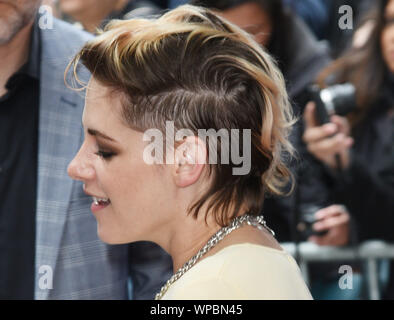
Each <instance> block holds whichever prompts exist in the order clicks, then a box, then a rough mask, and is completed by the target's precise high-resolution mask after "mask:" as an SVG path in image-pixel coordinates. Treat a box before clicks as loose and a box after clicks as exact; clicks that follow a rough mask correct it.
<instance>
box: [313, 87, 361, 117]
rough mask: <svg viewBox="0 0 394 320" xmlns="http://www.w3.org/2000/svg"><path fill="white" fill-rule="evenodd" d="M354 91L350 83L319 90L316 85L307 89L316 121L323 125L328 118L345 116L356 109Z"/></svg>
mask: <svg viewBox="0 0 394 320" xmlns="http://www.w3.org/2000/svg"><path fill="white" fill-rule="evenodd" d="M355 93H356V90H355V88H354V86H353V85H352V84H351V83H344V84H337V85H333V86H330V87H328V88H325V89H323V90H320V88H319V87H318V86H316V85H314V86H312V87H310V88H309V94H310V98H311V100H312V101H313V102H314V103H315V104H316V120H317V121H318V122H319V123H320V125H323V124H325V123H328V122H330V116H332V115H334V114H337V115H339V116H345V115H347V114H348V113H350V112H352V111H353V110H354V109H355V107H356V94H355Z"/></svg>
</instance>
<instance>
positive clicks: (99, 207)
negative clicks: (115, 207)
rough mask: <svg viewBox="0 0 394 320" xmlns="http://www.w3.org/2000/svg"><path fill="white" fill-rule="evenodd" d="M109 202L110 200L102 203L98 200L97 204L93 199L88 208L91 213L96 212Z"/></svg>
mask: <svg viewBox="0 0 394 320" xmlns="http://www.w3.org/2000/svg"><path fill="white" fill-rule="evenodd" d="M110 204H111V202H108V203H102V202H99V203H98V204H97V203H95V202H94V201H93V202H92V205H91V206H90V210H92V212H93V213H96V212H98V211H100V210H102V209H104V208H106V207H108V206H109V205H110Z"/></svg>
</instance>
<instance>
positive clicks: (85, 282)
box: [35, 19, 172, 299]
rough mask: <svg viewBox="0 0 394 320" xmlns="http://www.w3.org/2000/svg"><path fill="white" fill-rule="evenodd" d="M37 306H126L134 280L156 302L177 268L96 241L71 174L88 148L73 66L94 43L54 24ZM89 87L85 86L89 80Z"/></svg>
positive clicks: (46, 86)
mask: <svg viewBox="0 0 394 320" xmlns="http://www.w3.org/2000/svg"><path fill="white" fill-rule="evenodd" d="M39 32H40V41H41V70H40V110H39V148H38V186H37V210H36V212H37V218H36V219H37V220H36V260H35V272H36V275H35V298H36V299H127V298H129V297H130V296H129V290H128V288H129V287H128V280H129V276H130V274H131V275H132V276H133V277H134V278H133V280H134V279H135V281H134V285H133V289H134V296H133V298H136V299H151V298H153V297H154V293H155V292H156V291H157V290H158V289H159V288H160V286H161V285H162V284H163V283H164V281H165V280H166V279H168V277H169V276H170V274H171V268H172V266H171V260H170V258H169V256H167V255H166V254H165V253H164V251H162V250H161V249H160V248H159V247H156V246H154V245H152V244H149V243H141V244H135V245H133V246H129V245H116V246H109V245H106V244H104V243H103V242H101V241H100V240H99V239H98V236H97V225H96V221H95V218H94V216H93V215H92V214H91V212H90V204H91V199H90V198H89V197H87V196H86V195H85V194H84V193H83V191H82V183H81V182H77V181H73V180H71V179H70V178H69V177H68V175H67V166H68V164H69V162H70V161H71V160H72V158H73V157H74V155H75V154H76V153H77V151H78V149H79V146H80V145H81V143H82V140H83V130H82V126H81V118H82V111H83V106H84V99H83V93H81V92H75V91H72V90H70V89H68V88H67V87H66V86H65V84H64V80H63V74H64V71H65V69H66V66H67V64H68V62H69V61H70V60H71V58H72V57H73V56H74V54H75V53H76V52H77V51H78V49H80V48H81V46H82V45H83V44H84V43H85V42H86V41H87V40H89V39H90V38H91V35H89V34H87V33H84V32H82V31H79V30H77V29H76V28H74V27H73V26H71V25H69V24H67V23H65V22H62V21H59V20H56V19H55V20H54V25H53V28H52V29H42V30H40V31H39ZM85 80H87V78H85Z"/></svg>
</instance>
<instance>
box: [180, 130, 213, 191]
mask: <svg viewBox="0 0 394 320" xmlns="http://www.w3.org/2000/svg"><path fill="white" fill-rule="evenodd" d="M206 158H207V149H206V145H205V143H204V142H203V141H202V140H201V139H199V138H198V137H195V136H188V137H187V138H185V139H184V140H183V142H182V143H181V144H179V145H178V146H177V147H176V149H175V166H174V170H173V177H174V180H175V183H176V185H177V186H178V187H180V188H185V187H188V186H190V185H192V184H194V183H195V182H197V181H198V179H199V178H200V176H201V174H202V172H203V169H204V167H205V165H206Z"/></svg>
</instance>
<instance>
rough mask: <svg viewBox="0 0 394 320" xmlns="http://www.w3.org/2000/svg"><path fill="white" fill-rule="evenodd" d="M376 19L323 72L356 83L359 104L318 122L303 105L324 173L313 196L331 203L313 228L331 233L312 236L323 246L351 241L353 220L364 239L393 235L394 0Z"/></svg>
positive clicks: (326, 77) (391, 293)
mask: <svg viewBox="0 0 394 320" xmlns="http://www.w3.org/2000/svg"><path fill="white" fill-rule="evenodd" d="M370 19H372V20H373V21H374V25H373V28H372V30H371V33H370V36H369V39H368V41H366V42H365V43H364V44H363V45H362V46H359V47H354V48H352V49H350V51H349V52H348V53H347V54H345V55H344V56H343V57H341V58H340V59H338V60H337V61H335V62H334V63H333V64H332V65H331V66H330V67H328V68H327V69H326V70H324V71H323V72H322V74H321V75H320V77H319V84H320V86H321V87H325V86H327V85H331V84H333V83H346V82H349V83H352V84H353V85H354V87H355V89H356V108H355V111H354V112H352V113H350V114H349V115H348V116H347V117H341V116H337V115H334V116H332V117H331V123H328V124H325V125H323V126H320V125H319V124H318V123H317V122H316V114H315V107H316V106H315V105H314V104H313V103H309V104H308V105H307V107H306V110H305V112H304V120H305V126H306V127H305V132H304V135H303V139H304V142H305V144H306V146H307V149H308V151H309V152H310V154H311V155H312V156H313V157H314V161H315V163H316V166H317V167H318V168H319V169H320V172H321V176H320V177H316V176H315V177H314V181H315V182H316V183H317V184H315V185H310V186H309V193H310V197H313V194H314V191H315V190H322V189H326V192H327V194H328V195H329V201H330V202H331V204H333V205H332V206H329V207H327V208H324V209H322V210H319V211H318V212H317V213H316V215H315V218H316V219H319V221H318V222H316V223H315V224H314V229H315V230H316V231H317V230H318V231H322V230H326V231H328V233H327V234H326V235H324V236H322V237H312V238H310V240H312V241H314V242H316V243H318V244H321V245H334V246H337V245H344V244H346V243H347V242H348V241H349V237H350V228H349V225H350V224H349V223H350V221H351V220H353V221H354V223H355V227H356V232H355V233H356V236H357V238H358V240H359V241H362V240H366V239H383V240H387V241H393V240H394V233H393V232H392V230H393V226H394V215H393V213H394V212H393V211H394V0H379V1H376V9H374V10H373V12H371V15H370V16H369V17H368V20H369V21H370ZM337 159H339V161H338V160H337ZM344 206H346V208H347V210H345V208H344ZM347 211H348V212H349V214H350V216H349V214H348V213H347ZM349 217H351V219H349ZM391 275H393V273H392V274H391ZM393 288H394V281H391V284H390V285H389V287H388V291H387V294H386V298H393V297H394V290H393Z"/></svg>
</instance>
